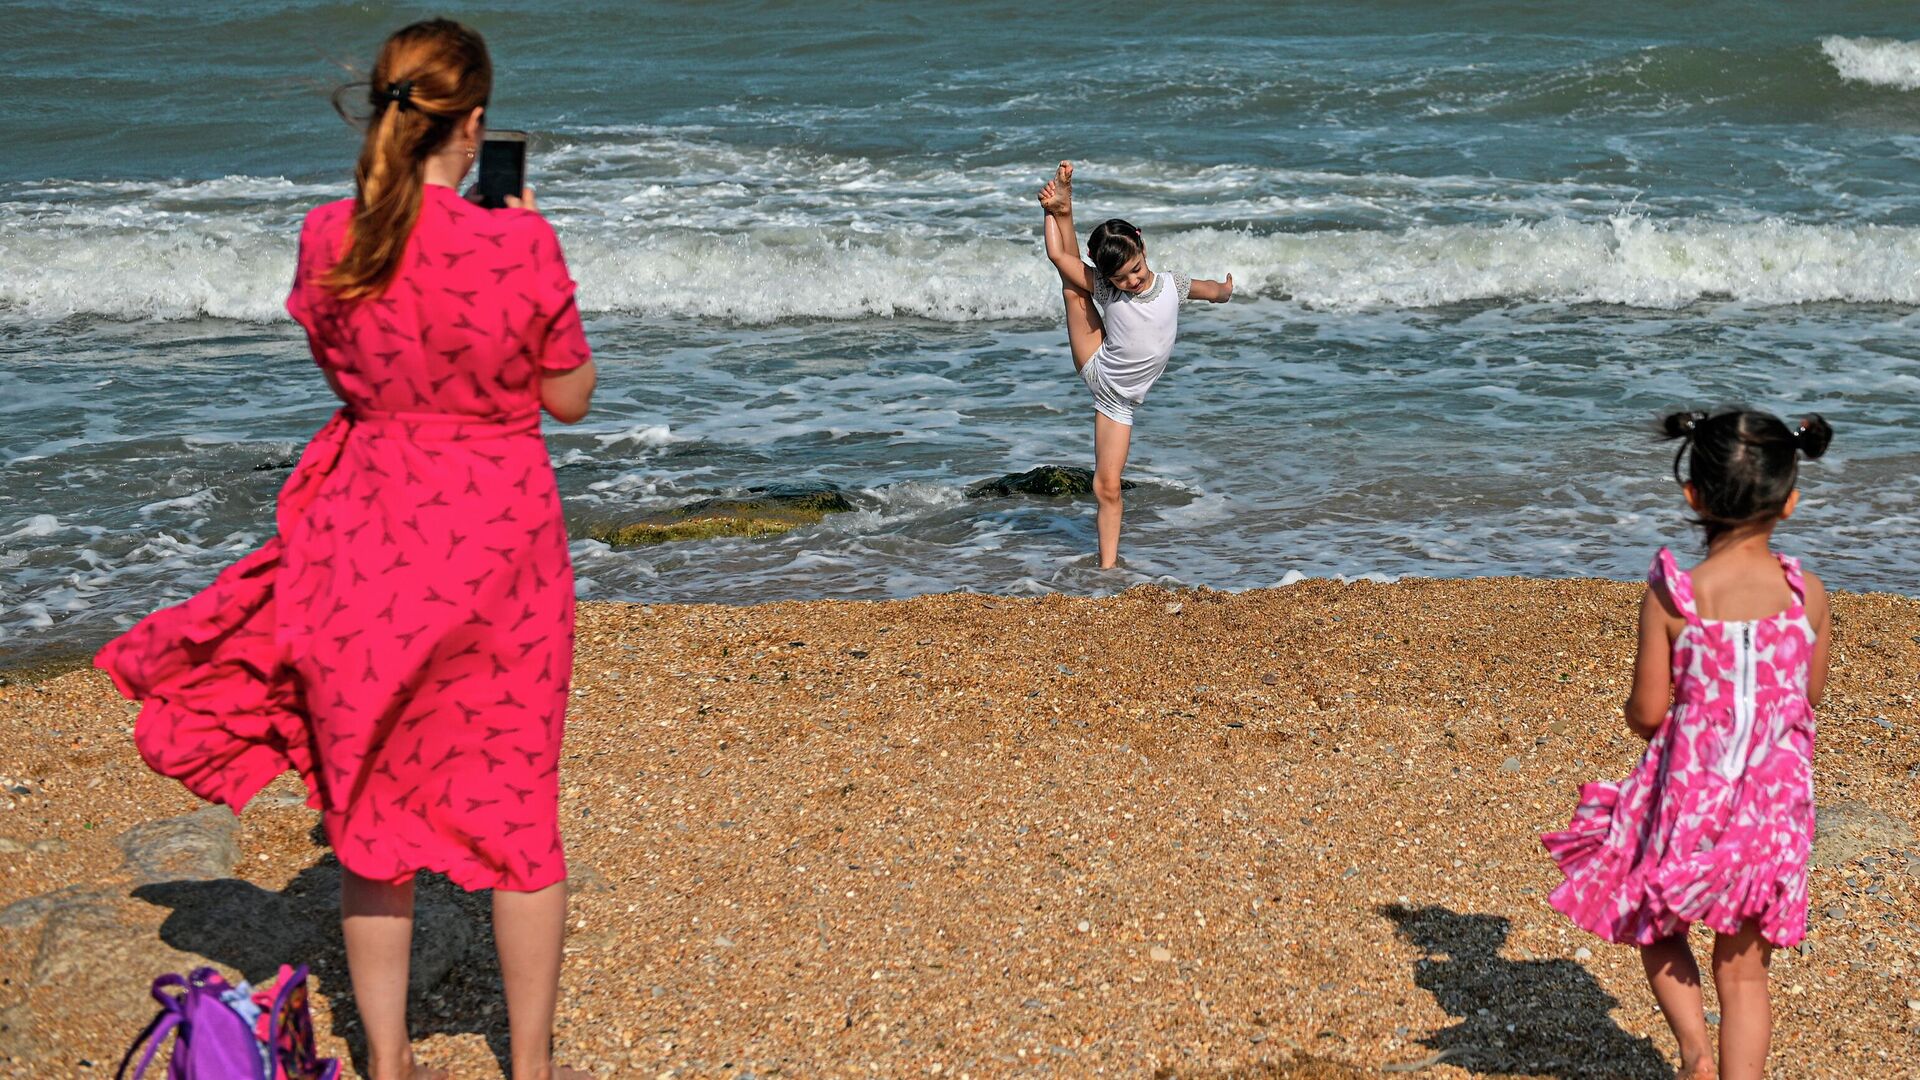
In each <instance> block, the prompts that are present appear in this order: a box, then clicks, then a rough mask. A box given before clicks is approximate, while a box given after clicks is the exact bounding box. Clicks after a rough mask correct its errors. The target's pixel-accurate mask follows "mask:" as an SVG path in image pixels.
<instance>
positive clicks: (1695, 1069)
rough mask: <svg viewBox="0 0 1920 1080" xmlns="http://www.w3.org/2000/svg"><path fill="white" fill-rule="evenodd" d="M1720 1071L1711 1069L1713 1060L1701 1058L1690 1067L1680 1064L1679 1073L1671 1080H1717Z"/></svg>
mask: <svg viewBox="0 0 1920 1080" xmlns="http://www.w3.org/2000/svg"><path fill="white" fill-rule="evenodd" d="M1719 1076H1720V1070H1719V1069H1716V1068H1714V1067H1713V1059H1712V1058H1710V1057H1703V1058H1701V1059H1700V1060H1699V1061H1696V1062H1694V1063H1693V1064H1691V1065H1687V1064H1682V1065H1681V1066H1680V1071H1679V1072H1677V1073H1674V1074H1673V1080H1718V1078H1719Z"/></svg>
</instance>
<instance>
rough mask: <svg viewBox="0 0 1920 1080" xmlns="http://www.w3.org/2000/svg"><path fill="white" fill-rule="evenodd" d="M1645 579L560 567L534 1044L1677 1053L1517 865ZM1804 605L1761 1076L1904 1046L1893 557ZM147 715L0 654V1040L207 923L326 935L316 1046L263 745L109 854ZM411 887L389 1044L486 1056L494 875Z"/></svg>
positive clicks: (1901, 751)
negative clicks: (561, 936)
mask: <svg viewBox="0 0 1920 1080" xmlns="http://www.w3.org/2000/svg"><path fill="white" fill-rule="evenodd" d="M1637 595H1638V592H1637V586H1634V585H1631V584H1621V583H1610V582H1599V581H1527V580H1511V579H1484V580H1450V581H1437V580H1406V581H1402V582H1400V583H1397V584H1393V585H1377V584H1365V583H1357V584H1337V583H1333V582H1318V581H1316V582H1307V583H1302V584H1299V585H1294V586H1290V587H1288V588H1285V589H1279V590H1265V591H1254V592H1247V593H1240V594H1225V593H1216V592H1208V591H1191V592H1187V591H1183V592H1167V591H1162V590H1157V589H1150V588H1142V589H1135V590H1132V591H1129V592H1127V593H1125V594H1123V595H1121V596H1118V597H1113V598H1108V599H1098V600H1087V599H1069V598H1064V597H1058V596H1051V597H1046V598H1043V599H1030V600H1029V599H1019V600H1014V599H1005V598H993V597H985V596H976V595H949V596H930V597H922V598H918V599H912V600H902V601H888V602H877V603H846V602H806V603H782V604H773V605H767V606H760V607H746V608H728V607H719V606H655V607H643V606H638V605H605V604H590V605H585V606H583V608H582V610H581V615H580V625H579V631H580V632H579V650H578V660H577V669H576V681H575V686H576V690H575V697H574V702H573V709H572V712H571V715H570V727H569V732H568V736H567V744H566V754H565V758H564V763H563V774H562V777H563V784H564V791H563V799H562V822H563V829H564V830H565V832H566V837H567V842H568V846H569V858H570V861H571V866H572V880H573V882H574V886H575V889H576V896H575V900H574V905H573V914H572V918H571V929H570V935H569V941H568V957H567V967H566V970H565V973H564V976H563V999H562V1005H561V1013H562V1016H561V1023H560V1029H559V1045H560V1050H561V1053H562V1060H566V1061H571V1062H573V1063H575V1064H577V1065H580V1066H583V1067H586V1068H589V1069H591V1070H593V1071H594V1072H595V1073H596V1074H597V1075H601V1076H645V1077H655V1076H662V1077H666V1076H672V1077H693V1076H726V1077H736V1076H773V1075H780V1076H855V1075H861V1076H869V1075H870V1076H938V1077H992V1076H1022V1075H1031V1076H1083V1075H1087V1076H1091V1075H1110V1076H1168V1077H1172V1076H1179V1077H1201V1076H1246V1077H1255V1076H1259V1077H1266V1076H1274V1077H1291V1076H1300V1077H1346V1076H1370V1075H1379V1074H1382V1073H1386V1074H1401V1073H1417V1074H1418V1075H1421V1076H1429V1077H1436V1078H1439V1077H1468V1076H1474V1077H1486V1076H1552V1077H1647V1078H1654V1077H1665V1076H1668V1075H1670V1069H1669V1067H1668V1066H1667V1065H1666V1064H1665V1062H1666V1061H1667V1060H1668V1059H1669V1058H1670V1056H1671V1054H1672V1051H1673V1047H1672V1042H1671V1039H1670V1038H1669V1037H1668V1035H1667V1033H1666V1031H1665V1027H1664V1025H1663V1023H1662V1022H1661V1019H1660V1017H1659V1015H1658V1013H1657V1012H1656V1011H1655V1008H1654V1005H1653V1001H1652V998H1651V997H1650V995H1649V994H1648V993H1647V991H1646V989H1645V986H1644V983H1643V981H1642V977H1641V974H1640V970H1639V963H1638V959H1637V957H1636V955H1635V953H1634V952H1633V951H1632V950H1631V949H1627V948H1622V947H1614V946H1608V945H1605V944H1602V943H1600V942H1598V941H1596V940H1593V939H1592V938H1590V937H1588V936H1586V935H1585V934H1583V933H1580V932H1578V931H1576V930H1574V929H1573V928H1572V926H1571V925H1570V924H1569V923H1567V921H1566V920H1565V919H1563V918H1562V917H1560V916H1559V915H1557V914H1556V913H1554V912H1553V911H1552V910H1551V909H1549V908H1548V907H1547V905H1546V902H1545V896H1546V893H1547V892H1548V890H1549V889H1551V887H1552V886H1553V885H1554V884H1555V883H1556V880H1557V875H1556V873H1555V871H1554V869H1553V867H1552V865H1551V864H1550V863H1549V862H1548V860H1547V859H1546V857H1545V855H1544V854H1543V852H1542V851H1541V849H1540V847H1539V845H1538V843H1537V841H1536V839H1535V836H1536V834H1537V833H1539V832H1540V831H1542V830H1544V829H1550V828H1555V827H1558V826H1560V825H1562V824H1563V823H1564V822H1565V820H1566V818H1567V816H1568V813H1569V812H1570V810H1571V808H1572V804H1573V799H1574V795H1575V792H1576V790H1577V787H1578V785H1579V784H1580V783H1581V782H1582V781H1586V780H1594V779H1612V778H1617V777H1619V776H1621V775H1623V774H1624V773H1625V772H1626V770H1627V769H1628V767H1629V766H1630V764H1631V762H1632V761H1633V760H1634V758H1635V756H1636V754H1637V753H1638V751H1639V747H1640V745H1641V744H1640V743H1639V742H1638V741H1637V740H1635V739H1633V738H1632V737H1631V736H1630V735H1629V734H1628V733H1627V732H1626V730H1625V729H1624V727H1623V725H1622V724H1621V722H1620V720H1619V715H1618V706H1619V702H1620V699H1621V698H1622V696H1623V695H1624V693H1625V689H1626V681H1627V676H1628V663H1629V660H1630V651H1631V648H1632V630H1633V622H1632V619H1633V610H1634V604H1635V601H1636V599H1637ZM1834 610H1835V621H1836V647H1835V650H1834V666H1833V682H1832V689H1831V691H1830V693H1829V695H1828V699H1827V703H1826V705H1825V707H1824V709H1823V710H1822V711H1821V716H1820V740H1819V754H1818V761H1817V779H1816V784H1817V790H1818V793H1819V801H1820V804H1821V806H1822V809H1823V817H1822V821H1821V830H1822V831H1821V837H1820V841H1819V843H1820V847H1819V850H1818V853H1817V858H1816V862H1817V863H1818V864H1819V866H1818V868H1817V869H1816V871H1815V873H1814V876H1813V912H1814V914H1813V918H1812V925H1811V934H1810V937H1809V940H1808V946H1807V948H1806V949H1805V950H1803V951H1792V952H1782V953H1780V954H1778V955H1777V957H1776V960H1775V967H1774V988H1775V995H1776V996H1775V1003H1776V1017H1777V1034H1776V1043H1775V1054H1774V1062H1775V1075H1777V1076H1780V1077H1860V1076H1916V1075H1920V925H1916V924H1917V923H1920V844H1916V842H1915V840H1914V826H1915V825H1916V824H1920V811H1916V805H1915V799H1914V793H1915V790H1916V787H1917V786H1920V711H1917V710H1916V708H1915V702H1914V696H1913V695H1914V684H1913V680H1912V673H1913V672H1914V671H1915V669H1916V667H1917V666H1920V602H1916V601H1914V600H1910V599H1903V598H1898V597H1893V596H1886V595H1852V596H1840V597H1838V598H1837V599H1836V601H1835V609H1834ZM132 719H133V709H132V706H130V705H128V704H127V703H125V702H123V701H121V700H120V699H119V698H118V697H117V696H116V695H115V694H114V693H113V691H112V688H111V686H110V685H109V684H108V682H107V680H106V679H105V677H104V676H102V675H100V674H98V673H95V672H90V671H74V672H69V673H66V674H55V675H48V674H45V673H41V674H39V675H32V676H26V675H16V676H14V677H13V678H12V680H11V681H10V682H9V684H7V685H5V686H0V776H3V778H4V783H5V787H4V789H0V807H3V809H0V1072H5V1074H6V1075H9V1076H33V1077H61V1076H94V1077H98V1076H103V1075H110V1074H111V1071H112V1068H113V1067H114V1065H115V1064H116V1063H117V1061H118V1058H119V1055H120V1053H121V1052H122V1050H123V1049H124V1048H125V1046H126V1044H127V1042H128V1041H129V1040H130V1038H131V1037H132V1035H133V1034H134V1033H135V1031H136V1030H137V1029H138V1027H139V1025H140V1023H142V1022H144V1020H145V1019H146V1017H147V1016H149V1015H150V1014H151V1009H152V1005H151V1002H150V1000H149V999H148V998H147V997H146V990H147V983H148V981H149V980H150V979H151V978H152V977H153V976H154V975H157V974H159V973H161V972H163V971H168V970H182V969H184V968H186V967H188V966H190V965H191V964H193V963H196V962H199V961H196V960H195V959H194V958H195V957H206V958H208V959H210V960H212V961H214V962H218V963H221V964H223V965H225V966H227V968H228V970H229V971H239V972H242V973H245V974H248V975H254V976H259V975H269V976H270V975H271V974H272V965H273V964H274V963H277V962H278V961H279V960H282V959H285V960H294V961H298V960H306V961H308V962H310V963H312V964H313V965H314V967H315V970H316V974H317V977H318V979H319V989H320V993H319V1000H318V1002H317V1006H316V1020H317V1025H318V1027H319V1029H320V1031H321V1038H322V1043H323V1050H324V1052H326V1053H330V1054H340V1055H343V1056H344V1055H346V1054H348V1052H349V1046H350V1045H351V1044H352V1043H353V1042H354V1041H355V1039H354V1034H355V1021H354V1017H353V1016H352V1014H351V1008H350V1002H348V1001H347V1000H346V998H345V996H344V995H343V994H342V992H341V991H342V989H343V987H344V983H345V967H344V962H343V957H342V955H341V953H340V945H339V935H338V928H337V926H336V925H334V924H333V923H332V922H331V920H333V919H334V918H335V917H336V916H337V900H335V899H334V898H333V896H332V895H331V894H332V889H333V882H334V880H335V879H336V876H337V870H336V869H335V867H334V865H333V862H332V860H331V858H330V857H329V855H328V853H327V851H326V850H325V849H324V848H323V847H321V846H318V845H316V843H315V842H314V836H313V826H314V823H315V821H316V820H317V815H316V814H315V813H314V812H312V811H310V810H308V809H306V808H305V807H304V806H302V805H300V803H301V798H300V792H299V791H298V790H297V788H296V787H295V785H293V784H292V782H291V780H290V778H283V779H282V780H281V781H280V782H277V783H276V784H275V785H274V786H272V787H271V788H269V789H268V791H267V792H266V793H264V794H263V795H262V796H261V798H260V799H258V800H257V801H256V802H255V804H254V805H253V806H252V807H250V808H249V809H248V811H247V813H246V815H245V816H244V817H243V818H241V819H240V820H239V822H238V825H237V829H233V828H232V827H231V826H227V825H224V824H223V823H222V821H221V819H220V818H219V815H217V814H215V815H210V816H208V815H203V816H202V817H199V818H194V819H191V820H192V822H194V823H195V824H194V826H193V828H195V829H199V830H201V831H200V832H199V833H193V834H192V836H189V837H188V840H186V841H182V843H184V844H185V846H186V848H192V850H191V851H187V854H186V856H183V857H185V858H186V862H185V863H178V862H176V863H174V864H169V866H171V867H172V869H168V868H167V867H162V868H160V869H155V868H154V867H152V866H148V865H147V864H145V863H142V862H141V861H140V860H141V859H142V858H145V857H146V856H145V855H141V854H139V853H140V852H150V851H151V850H154V849H153V846H152V845H151V844H150V843H149V844H146V845H145V846H143V844H142V841H141V839H140V838H141V837H143V836H147V834H145V833H141V832H140V831H139V829H137V828H136V827H141V826H145V825H147V823H153V822H159V821H164V820H165V819H171V818H174V817H176V816H178V815H185V814H192V813H193V812H194V811H195V810H196V809H198V804H197V803H196V802H195V800H194V799H193V798H192V797H191V796H189V795H188V794H187V793H186V792H185V791H184V790H183V789H182V788H180V787H179V786H178V785H176V784H174V783H172V782H171V781H167V780H164V779H162V778H160V777H157V776H155V775H153V774H151V773H150V772H148V771H147V769H146V768H145V767H144V766H143V765H142V763H141V762H140V760H139V758H138V756H137V754H136V753H135V751H134V748H133V744H132V740H131V737H130V733H131V730H132V728H131V725H132ZM223 828H228V829H232V831H231V833H230V835H229V834H227V833H222V831H221V830H222V829H223ZM129 830H135V832H134V834H133V837H134V838H133V839H127V836H128V831H129ZM202 833H204V834H206V835H208V836H212V837H213V838H214V839H213V840H211V841H208V842H207V843H205V844H201V846H199V847H194V845H195V844H198V843H200V841H199V840H194V839H193V836H200V835H201V834H202ZM183 835H184V834H183ZM223 837H224V838H223ZM148 839H149V840H150V839H151V837H148ZM223 845H226V846H223ZM181 850H185V848H182V849H181ZM209 852H212V853H213V856H215V857H213V858H212V862H208V853H209ZM163 854H165V853H164V852H163ZM175 854H178V852H175ZM168 857H169V858H172V857H173V856H172V855H169V856H168ZM195 860H198V862H195ZM220 863H231V867H230V868H228V869H225V870H223V869H221V868H220V866H219V865H216V864H220ZM188 864H193V865H196V866H199V867H200V869H199V870H197V871H195V872H191V873H187V874H185V876H184V877H173V875H174V874H175V873H177V872H178V868H179V866H184V865H188ZM169 878H171V880H169ZM49 893H51V894H52V895H51V896H49V895H48V894H49ZM419 898H420V899H419V905H420V919H421V938H420V941H418V942H417V943H416V945H417V949H416V951H417V952H419V953H422V954H423V956H422V959H421V963H422V964H423V965H424V966H426V967H429V968H433V969H436V970H433V971H429V972H426V973H423V978H426V977H428V976H436V977H437V978H434V979H432V981H434V982H435V985H432V986H430V987H426V986H423V987H422V997H421V999H420V1002H419V1005H418V1007H417V1011H416V1020H415V1031H416V1037H417V1038H418V1040H419V1042H418V1046H419V1048H420V1050H421V1052H422V1056H423V1058H424V1059H425V1060H427V1061H429V1062H432V1063H434V1064H439V1065H443V1066H448V1067H451V1068H452V1069H453V1071H454V1075H456V1076H461V1077H468V1076H472V1077H490V1076H495V1075H497V1074H498V1070H499V1064H498V1062H497V1059H496V1054H497V1053H498V1052H500V1051H503V1050H504V1047H505V1017H504V1008H503V1005H502V1003H501V1002H500V1000H499V998H498V995H497V971H496V970H495V968H494V964H493V959H492V947H491V940H490V938H489V937H488V935H487V930H486V921H485V912H486V906H485V899H484V897H469V896H464V895H461V894H459V893H458V892H457V891H456V890H453V889H451V888H449V887H447V885H446V883H445V882H443V881H434V880H423V882H422V884H421V886H420V889H419ZM1704 941H1705V937H1704V936H1700V937H1697V938H1696V943H1697V944H1700V943H1703V942H1704ZM263 943H264V944H263ZM263 949H264V950H270V949H279V950H282V951H285V952H288V953H289V955H284V956H269V955H263ZM295 952H297V953H298V955H291V953H295ZM427 954H430V955H427ZM1709 1007H1710V1008H1711V1007H1712V1005H1711V1002H1710V1004H1709Z"/></svg>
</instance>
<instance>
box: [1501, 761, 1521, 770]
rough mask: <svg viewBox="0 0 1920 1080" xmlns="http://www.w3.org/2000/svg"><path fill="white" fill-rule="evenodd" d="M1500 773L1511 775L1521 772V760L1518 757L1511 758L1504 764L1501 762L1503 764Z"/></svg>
mask: <svg viewBox="0 0 1920 1080" xmlns="http://www.w3.org/2000/svg"><path fill="white" fill-rule="evenodd" d="M1500 771H1501V772H1509V773H1514V772H1519V771H1520V759H1519V758H1517V757H1510V758H1508V759H1507V760H1505V761H1503V762H1501V763H1500Z"/></svg>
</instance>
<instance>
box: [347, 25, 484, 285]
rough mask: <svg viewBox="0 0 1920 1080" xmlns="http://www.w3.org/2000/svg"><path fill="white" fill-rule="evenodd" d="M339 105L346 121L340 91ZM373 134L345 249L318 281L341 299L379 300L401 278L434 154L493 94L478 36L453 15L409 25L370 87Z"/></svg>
mask: <svg viewBox="0 0 1920 1080" xmlns="http://www.w3.org/2000/svg"><path fill="white" fill-rule="evenodd" d="M348 89H351V88H350V87H342V88H341V90H340V91H339V92H336V93H335V94H334V108H335V109H337V110H339V112H340V113H341V115H342V116H346V115H347V111H346V109H345V108H344V107H343V106H342V104H341V95H342V94H343V93H344V92H345V91H347V90H348ZM367 89H368V94H367V102H368V104H369V105H370V106H371V107H372V110H373V111H372V113H371V114H370V115H369V116H368V118H367V134H366V139H365V141H364V142H363V143H362V144H361V146H360V161H359V163H358V165H356V166H355V168H354V175H353V179H354V200H353V220H352V222H351V223H350V224H349V226H348V229H347V249H346V252H345V253H344V254H343V255H341V257H340V261H339V262H337V263H335V264H334V266H333V268H332V269H331V270H328V271H327V273H326V276H324V277H323V278H321V280H320V283H321V285H322V286H324V287H325V288H326V289H327V290H328V291H329V292H331V293H333V294H334V295H335V296H337V297H339V298H340V299H342V300H362V299H369V298H374V297H378V296H380V295H381V294H382V293H384V292H386V289H387V286H388V285H390V284H391V283H392V282H393V279H394V276H395V275H396V274H398V273H399V272H400V256H401V255H402V254H403V253H405V251H406V248H407V240H408V238H409V237H411V236H412V235H413V226H414V223H415V222H416V221H418V220H419V218H420V200H421V184H422V182H423V179H422V174H423V173H424V172H425V169H426V162H427V158H428V157H430V156H432V155H433V154H434V153H435V152H436V151H438V150H439V149H440V148H441V147H443V146H445V145H446V142H447V140H448V139H449V138H451V137H452V136H453V133H454V130H455V129H456V128H457V127H458V126H459V124H460V123H461V121H463V120H465V119H466V118H467V116H469V115H470V114H471V113H472V112H473V110H475V109H479V108H485V107H486V104H487V97H488V95H489V94H490V93H491V92H492V90H493V63H492V61H491V60H490V59H489V58H488V56H487V44H486V42H485V41H484V40H483V39H482V38H481V37H480V35H479V34H478V33H476V32H475V31H473V30H471V29H469V28H467V27H465V26H462V25H461V24H459V23H457V22H454V21H452V20H450V19H430V20H428V21H426V22H418V23H414V24H413V25H411V26H407V27H404V28H402V29H400V30H398V31H396V32H395V33H394V35H393V36H392V37H389V38H388V39H387V41H386V44H384V45H382V46H381V48H380V57H379V59H378V60H376V61H375V62H374V65H373V74H372V77H371V78H370V79H368V81H367Z"/></svg>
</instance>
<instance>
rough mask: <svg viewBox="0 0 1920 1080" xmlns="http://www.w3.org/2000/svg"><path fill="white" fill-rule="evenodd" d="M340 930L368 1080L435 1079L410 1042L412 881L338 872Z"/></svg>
mask: <svg viewBox="0 0 1920 1080" xmlns="http://www.w3.org/2000/svg"><path fill="white" fill-rule="evenodd" d="M340 928H341V932H342V933H343V934H344V935H345V937H346V939H347V971H348V972H349V973H350V974H351V975H352V977H353V1005H354V1008H355V1009H357V1010H359V1012H360V1023H361V1025H362V1026H363V1027H365V1028H366V1031H367V1076H368V1078H369V1080H435V1078H444V1077H445V1076H446V1075H447V1074H446V1073H445V1072H443V1071H441V1070H438V1069H429V1068H427V1067H426V1066H424V1065H417V1064H415V1063H414V1060H413V1047H412V1045H411V1044H410V1043H409V1042H408V1041H407V965H408V961H409V960H410V959H411V954H412V952H413V882H412V881H408V882H407V883H406V884H404V885H393V884H389V883H387V882H384V881H371V880H368V879H367V878H363V877H361V876H360V875H358V874H356V873H354V872H353V871H351V870H348V869H347V868H346V867H344V866H343V867H341V868H340Z"/></svg>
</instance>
